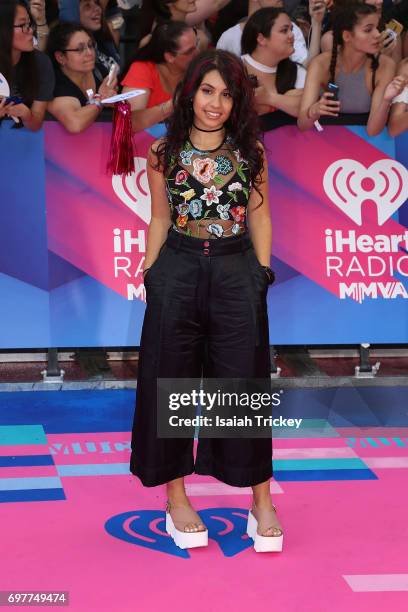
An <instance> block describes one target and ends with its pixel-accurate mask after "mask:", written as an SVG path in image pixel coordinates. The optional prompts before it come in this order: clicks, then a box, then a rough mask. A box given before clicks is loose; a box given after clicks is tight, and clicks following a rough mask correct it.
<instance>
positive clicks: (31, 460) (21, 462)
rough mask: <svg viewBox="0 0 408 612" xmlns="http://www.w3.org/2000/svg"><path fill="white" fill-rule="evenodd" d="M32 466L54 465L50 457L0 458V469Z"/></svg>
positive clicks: (21, 456)
mask: <svg viewBox="0 0 408 612" xmlns="http://www.w3.org/2000/svg"><path fill="white" fill-rule="evenodd" d="M32 465H54V459H53V458H52V457H51V455H19V456H13V457H12V456H7V455H5V456H4V457H0V467H19V466H32ZM0 475H1V473H0Z"/></svg>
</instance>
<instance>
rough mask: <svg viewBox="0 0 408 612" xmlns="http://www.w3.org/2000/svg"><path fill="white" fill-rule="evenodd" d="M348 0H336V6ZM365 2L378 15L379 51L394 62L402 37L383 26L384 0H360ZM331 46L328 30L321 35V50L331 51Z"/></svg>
mask: <svg viewBox="0 0 408 612" xmlns="http://www.w3.org/2000/svg"><path fill="white" fill-rule="evenodd" d="M349 1H350V0H336V6H340V5H342V4H345V3H347V2H349ZM361 1H362V2H364V3H365V4H370V5H371V6H373V7H374V8H375V9H376V11H377V13H378V15H379V16H380V22H379V29H380V31H381V38H380V48H379V51H378V52H379V53H383V54H384V55H388V56H389V57H392V59H393V60H394V61H395V62H399V61H400V60H401V56H402V39H401V36H396V35H394V34H391V33H390V32H389V31H388V30H387V29H386V27H385V19H384V13H383V8H384V0H361ZM332 48H333V30H328V31H327V32H325V34H323V36H322V42H321V50H322V51H329V52H330V51H331V50H332Z"/></svg>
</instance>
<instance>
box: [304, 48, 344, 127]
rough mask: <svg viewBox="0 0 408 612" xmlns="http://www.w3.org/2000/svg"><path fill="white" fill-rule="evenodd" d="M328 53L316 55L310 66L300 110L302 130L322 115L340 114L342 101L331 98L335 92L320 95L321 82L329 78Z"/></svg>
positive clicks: (332, 115) (334, 115)
mask: <svg viewBox="0 0 408 612" xmlns="http://www.w3.org/2000/svg"><path fill="white" fill-rule="evenodd" d="M327 55H328V54H326V53H324V54H320V55H318V56H317V57H315V58H314V59H313V60H312V61H311V63H310V66H309V68H308V71H307V76H306V83H305V87H304V89H303V96H302V100H301V103H300V110H299V118H298V127H299V129H300V130H309V129H310V128H311V127H313V124H314V123H315V121H318V120H319V119H320V117H322V116H327V117H337V116H338V114H339V110H340V103H339V102H335V101H334V100H332V99H331V98H332V97H333V94H330V93H324V94H323V95H322V96H320V90H321V83H322V82H325V81H327V78H328V74H327V61H328V60H327Z"/></svg>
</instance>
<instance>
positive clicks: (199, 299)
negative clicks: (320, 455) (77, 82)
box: [130, 50, 283, 551]
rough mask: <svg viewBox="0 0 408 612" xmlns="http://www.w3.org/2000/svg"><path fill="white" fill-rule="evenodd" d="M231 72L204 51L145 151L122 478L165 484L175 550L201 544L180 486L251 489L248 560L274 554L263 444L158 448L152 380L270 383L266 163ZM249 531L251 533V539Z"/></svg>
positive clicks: (247, 93)
mask: <svg viewBox="0 0 408 612" xmlns="http://www.w3.org/2000/svg"><path fill="white" fill-rule="evenodd" d="M252 98H253V90H252V87H251V84H250V81H249V80H248V78H247V75H246V72H245V71H244V70H243V67H242V63H241V62H240V60H239V59H238V58H237V57H236V56H235V55H232V54H230V53H228V52H226V51H216V50H211V51H206V52H204V53H202V54H200V55H199V56H198V57H196V58H195V59H194V60H193V61H192V62H191V64H190V66H189V68H188V70H187V72H186V75H185V77H184V79H183V81H182V83H181V85H180V86H179V88H178V90H177V92H176V95H175V97H174V100H175V102H174V104H175V108H174V113H173V114H172V115H171V117H170V118H169V121H168V131H167V135H166V137H165V138H164V139H162V140H160V141H156V143H154V144H153V146H152V147H151V150H150V152H149V159H148V180H149V186H150V191H151V195H152V217H151V223H150V227H149V234H148V244H147V251H146V258H145V262H144V266H145V267H144V279H145V285H146V296H147V298H146V299H147V309H146V313H145V319H144V323H143V331H142V339H141V347H140V357H139V359H140V361H139V374H138V389H137V405H136V411H135V419H134V424H133V432H132V455H131V462H130V469H131V471H132V473H134V474H135V475H137V476H138V477H139V478H140V480H141V482H142V483H143V485H144V486H156V485H160V484H163V483H167V497H168V504H167V511H166V528H167V531H168V532H169V533H170V535H171V536H172V537H173V538H174V540H175V542H176V544H177V545H178V546H180V547H181V548H189V547H194V546H204V545H206V544H207V542H208V532H207V529H206V527H205V526H204V525H203V524H202V523H201V521H200V518H199V516H198V515H197V514H196V512H195V511H194V509H193V508H192V507H191V505H190V502H189V500H188V497H187V495H186V492H185V488H184V476H186V475H187V474H191V473H192V472H193V471H195V472H196V473H198V474H209V475H212V476H214V477H215V478H218V479H219V480H221V481H223V482H225V483H227V484H230V485H233V486H239V487H246V486H252V488H253V502H254V503H253V507H252V510H251V513H250V515H249V522H248V533H249V534H250V535H251V537H253V538H254V540H255V549H256V550H259V551H261V550H275V551H279V550H281V548H282V539H283V535H282V530H281V527H280V525H279V522H278V519H277V517H276V513H275V508H274V506H273V504H272V502H271V498H270V492H269V481H270V477H271V475H272V447H271V439H270V437H269V438H264V439H260V438H258V439H257V440H254V439H247V438H246V439H242V438H241V439H230V438H228V439H225V438H218V439H214V438H199V441H198V448H197V457H196V462H195V465H194V461H193V440H192V439H184V438H177V439H173V438H171V439H169V438H159V437H157V427H156V396H157V388H156V387H157V379H158V378H180V377H182V378H196V379H197V378H198V379H199V378H201V374H202V373H203V376H204V378H235V377H236V378H239V377H242V378H263V379H267V380H269V382H270V360H269V335H268V319H267V308H266V294H267V289H268V285H269V284H270V283H271V282H273V272H272V271H271V269H270V268H269V262H270V255H271V234H272V232H271V221H270V213H269V205H268V178H267V161H266V159H265V154H264V151H263V147H262V145H261V144H260V143H259V141H258V140H257V131H258V130H257V118H256V113H255V110H254V109H253V99H252ZM254 526H257V529H255V530H254Z"/></svg>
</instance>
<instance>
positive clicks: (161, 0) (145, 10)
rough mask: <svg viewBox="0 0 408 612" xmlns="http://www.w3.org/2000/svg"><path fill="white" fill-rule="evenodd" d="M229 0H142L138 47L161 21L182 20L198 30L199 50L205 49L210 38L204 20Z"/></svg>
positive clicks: (143, 43) (147, 38)
mask: <svg viewBox="0 0 408 612" xmlns="http://www.w3.org/2000/svg"><path fill="white" fill-rule="evenodd" d="M230 1H231V0H144V1H143V3H142V7H141V10H140V34H141V37H142V38H141V41H140V45H139V46H140V47H143V46H144V45H145V44H147V42H148V40H149V37H150V34H151V32H152V30H153V28H154V27H155V25H157V24H158V23H160V22H162V21H169V20H174V21H184V22H185V23H187V24H188V25H190V26H194V27H195V28H196V29H197V31H198V39H199V50H200V51H202V50H203V49H206V48H207V47H208V45H209V42H210V39H209V36H208V34H207V32H206V29H205V25H204V22H205V20H206V19H208V18H209V17H210V16H211V15H213V14H214V13H216V12H217V11H219V10H220V9H222V8H223V7H225V6H226V5H227V4H229V2H230Z"/></svg>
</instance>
